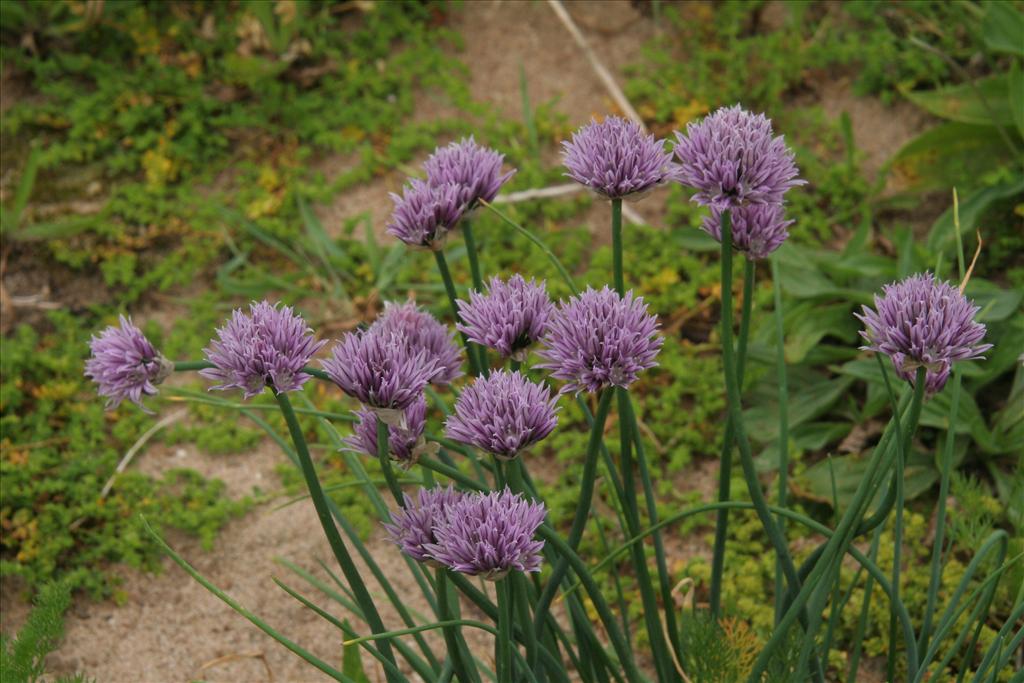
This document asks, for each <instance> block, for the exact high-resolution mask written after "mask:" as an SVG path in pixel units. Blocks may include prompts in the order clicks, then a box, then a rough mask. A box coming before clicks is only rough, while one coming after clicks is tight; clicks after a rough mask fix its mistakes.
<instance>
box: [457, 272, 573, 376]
mask: <svg viewBox="0 0 1024 683" xmlns="http://www.w3.org/2000/svg"><path fill="white" fill-rule="evenodd" d="M554 310H555V305H554V303H552V302H551V299H549V298H548V292H547V287H546V285H545V283H544V281H543V280H541V281H540V282H539V283H538V282H537V281H536V280H533V279H532V278H531V279H530V280H526V279H524V278H523V276H522V275H519V274H518V273H517V274H515V275H513V276H512V277H510V278H509V279H508V281H507V282H502V281H501V280H500V279H499V278H493V279H492V280H491V282H490V285H489V286H488V288H487V293H486V294H481V293H480V292H475V291H470V293H469V303H466V302H465V301H459V317H461V318H462V322H461V323H459V324H458V325H457V326H456V327H458V328H459V331H461V332H464V333H465V334H466V336H467V337H468V338H469V340H470V341H472V342H476V343H477V344H480V345H481V346H487V347H489V348H492V349H495V350H497V351H498V352H499V353H500V354H501V355H502V356H505V357H506V358H507V357H510V356H511V357H512V358H514V359H515V360H523V359H524V357H525V356H526V349H527V348H528V347H529V346H530V345H531V344H533V343H534V342H535V341H537V340H539V339H540V338H541V337H542V336H543V335H544V332H545V331H546V330H547V323H548V318H549V317H550V316H551V314H552V313H554Z"/></svg>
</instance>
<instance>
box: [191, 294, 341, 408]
mask: <svg viewBox="0 0 1024 683" xmlns="http://www.w3.org/2000/svg"><path fill="white" fill-rule="evenodd" d="M217 337H218V338H217V339H215V340H213V341H212V342H211V343H210V346H209V348H206V349H203V353H204V354H205V356H206V360H208V361H210V362H211V363H213V365H214V366H215V367H213V368H207V369H205V370H200V371H199V374H200V375H202V376H203V377H206V378H207V379H212V380H214V381H218V382H220V384H218V385H216V386H213V387H210V388H211V389H241V390H242V391H243V392H245V398H252V397H253V396H256V395H257V394H259V393H260V392H262V391H263V390H264V389H265V388H266V387H268V386H270V387H273V388H274V389H275V390H276V391H279V392H284V391H297V390H299V389H301V388H302V385H303V384H305V383H306V382H307V381H308V380H309V378H310V375H307V374H306V373H304V372H302V368H303V367H304V366H305V365H306V364H307V363H309V361H310V359H311V358H312V357H313V354H315V353H316V352H317V351H319V350H320V348H321V347H323V345H324V344H326V343H327V342H326V341H317V340H316V339H315V338H314V337H313V331H312V330H311V329H309V327H308V326H307V325H306V321H305V320H303V319H302V316H300V315H298V314H297V313H295V312H293V311H292V309H291V308H290V307H288V306H282V307H281V308H278V307H277V305H275V304H270V303H269V302H267V301H261V302H259V303H256V302H253V303H251V304H249V314H248V315H247V314H245V313H243V312H242V310H241V309H236V310H235V311H234V312H233V313H232V314H231V318H230V319H229V320H228V321H227V323H226V324H225V325H224V327H222V328H220V329H218V330H217Z"/></svg>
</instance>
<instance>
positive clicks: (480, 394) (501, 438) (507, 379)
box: [445, 370, 558, 459]
mask: <svg viewBox="0 0 1024 683" xmlns="http://www.w3.org/2000/svg"><path fill="white" fill-rule="evenodd" d="M557 402H558V397H557V396H556V397H555V398H552V397H551V389H549V388H548V387H547V386H545V385H543V384H536V383H534V382H531V381H530V380H528V379H527V378H526V377H524V376H523V375H521V374H519V372H518V371H517V372H505V371H504V370H498V371H495V372H492V373H491V374H490V375H489V376H488V377H479V378H477V379H476V380H475V381H474V382H473V383H472V384H470V385H469V386H468V387H466V388H465V389H464V390H463V391H462V393H461V394H459V398H458V400H457V401H456V402H455V412H454V414H452V415H451V417H449V418H448V420H447V422H446V423H445V433H446V434H447V435H448V438H449V439H454V440H455V441H462V442H463V443H468V444H472V445H473V446H476V447H477V448H479V449H481V450H483V451H487V452H488V453H490V454H491V455H493V456H495V457H497V458H502V459H511V458H514V457H516V455H518V454H519V452H520V451H522V450H525V449H527V448H529V447H530V446H532V445H534V444H535V443H537V442H538V441H540V440H541V439H543V438H545V437H546V436H547V435H548V434H550V433H551V432H552V431H553V430H554V428H555V425H557V424H558V418H557V417H556V416H555V413H556V412H557V410H558V409H557V408H556V407H555V404H556V403H557Z"/></svg>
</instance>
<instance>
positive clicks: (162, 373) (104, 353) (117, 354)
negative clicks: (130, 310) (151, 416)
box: [85, 315, 174, 413]
mask: <svg viewBox="0 0 1024 683" xmlns="http://www.w3.org/2000/svg"><path fill="white" fill-rule="evenodd" d="M120 322H121V325H120V327H115V326H113V325H111V326H110V327H108V328H106V329H105V330H103V331H102V332H101V333H100V334H99V336H95V335H94V336H93V338H92V340H91V341H90V342H89V348H90V350H91V351H92V355H90V356H89V359H88V360H87V361H85V376H86V377H88V378H89V379H91V380H92V381H93V382H95V383H96V385H97V393H99V395H100V396H105V397H106V398H107V409H108V410H112V409H114V408H116V407H117V406H119V405H120V404H121V401H124V400H128V401H131V402H132V403H134V404H135V405H137V406H139V407H140V408H142V409H143V410H144V411H146V412H147V413H148V412H151V411H150V410H148V409H147V408H146V406H144V405H143V404H142V397H143V396H153V395H155V394H156V393H157V389H156V385H157V384H160V383H161V382H163V381H164V380H165V379H166V378H167V376H168V375H170V374H171V372H172V371H173V370H174V364H173V363H171V362H170V361H169V360H167V359H166V358H164V357H163V355H161V354H160V352H159V351H157V350H156V349H155V348H153V344H152V343H150V341H149V340H148V339H146V335H144V334H142V330H140V329H139V328H138V327H136V326H135V325H134V324H132V321H131V318H126V317H124V316H123V315H122V316H121V318H120Z"/></svg>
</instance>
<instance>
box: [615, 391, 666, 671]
mask: <svg viewBox="0 0 1024 683" xmlns="http://www.w3.org/2000/svg"><path fill="white" fill-rule="evenodd" d="M615 393H616V396H617V397H618V405H619V436H620V442H619V443H620V446H619V449H620V452H619V458H620V460H621V462H620V465H621V467H622V490H623V493H624V499H623V500H622V507H623V511H624V513H625V517H626V528H627V529H628V531H629V535H630V536H635V535H636V534H637V533H638V532H639V531H640V506H639V504H638V502H637V496H636V484H635V482H634V480H633V458H632V446H633V427H634V421H633V420H632V419H630V418H631V417H632V413H633V411H632V409H631V406H630V401H629V392H628V391H627V390H626V389H624V388H622V387H616V388H615ZM631 551H632V553H633V568H634V571H636V580H637V583H638V584H639V587H640V600H641V602H642V604H643V608H644V622H645V623H646V625H647V638H648V639H649V640H650V643H651V652H652V654H653V656H654V665H655V669H656V670H657V675H658V680H659V681H668V680H671V679H672V677H673V676H674V673H675V669H674V667H673V665H672V662H671V661H670V660H669V654H668V646H667V645H666V644H665V635H664V633H663V632H662V629H661V618H660V613H661V610H659V609H658V601H657V600H656V599H655V597H654V592H653V591H652V590H651V576H650V572H649V570H648V568H647V558H646V556H645V554H644V547H643V544H641V543H637V544H635V545H633V546H632V547H631ZM671 605H672V603H671V602H670V603H668V604H667V605H666V606H667V607H669V608H671Z"/></svg>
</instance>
